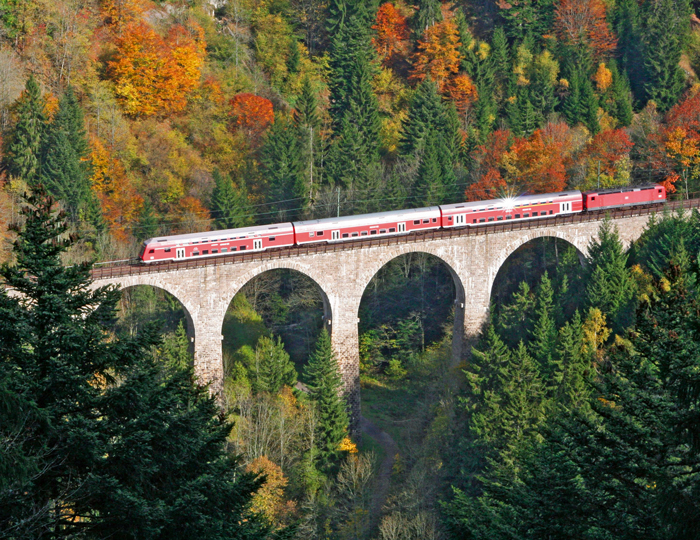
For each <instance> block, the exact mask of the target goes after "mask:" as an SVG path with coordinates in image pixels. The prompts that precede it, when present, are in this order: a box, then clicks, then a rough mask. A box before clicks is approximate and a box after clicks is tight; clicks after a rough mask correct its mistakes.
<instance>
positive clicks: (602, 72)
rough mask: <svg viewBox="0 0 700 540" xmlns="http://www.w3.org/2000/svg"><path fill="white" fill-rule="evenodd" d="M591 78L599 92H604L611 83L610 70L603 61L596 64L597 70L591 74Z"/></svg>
mask: <svg viewBox="0 0 700 540" xmlns="http://www.w3.org/2000/svg"><path fill="white" fill-rule="evenodd" d="M593 80H594V81H595V85H596V88H598V91H599V92H605V91H606V90H607V89H608V88H609V87H610V85H611V84H612V71H610V70H609V69H608V68H607V67H605V63H604V62H601V63H600V64H599V65H598V70H597V71H596V72H595V75H593Z"/></svg>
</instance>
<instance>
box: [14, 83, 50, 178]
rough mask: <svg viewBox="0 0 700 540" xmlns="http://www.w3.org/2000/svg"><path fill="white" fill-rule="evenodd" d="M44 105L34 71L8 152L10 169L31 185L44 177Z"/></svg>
mask: <svg viewBox="0 0 700 540" xmlns="http://www.w3.org/2000/svg"><path fill="white" fill-rule="evenodd" d="M44 106H45V102H44V99H43V97H42V95H41V89H40V88H39V83H38V82H37V80H36V79H35V78H34V75H30V76H29V79H27V83H26V85H25V88H24V92H23V93H22V96H21V97H20V99H19V101H18V104H17V123H16V124H15V126H14V129H13V132H12V137H11V139H10V143H9V146H8V149H7V150H6V152H5V162H6V163H7V169H8V171H9V173H10V174H12V175H13V176H16V177H18V178H21V179H22V180H24V181H25V182H27V183H28V184H29V185H30V186H33V185H35V184H37V183H38V182H40V181H41V149H42V143H43V138H44V133H45V130H46V116H45V114H44Z"/></svg>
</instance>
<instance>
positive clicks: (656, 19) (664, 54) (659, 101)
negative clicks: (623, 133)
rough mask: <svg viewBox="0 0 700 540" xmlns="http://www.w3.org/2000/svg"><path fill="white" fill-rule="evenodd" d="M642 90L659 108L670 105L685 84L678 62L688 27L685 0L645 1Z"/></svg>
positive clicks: (662, 109)
mask: <svg viewBox="0 0 700 540" xmlns="http://www.w3.org/2000/svg"><path fill="white" fill-rule="evenodd" d="M645 7H646V10H645V13H644V20H645V31H644V38H645V40H644V45H645V46H644V80H645V83H644V90H645V94H646V99H649V100H654V102H656V105H657V106H658V108H659V110H661V111H666V110H668V109H670V108H671V107H672V106H673V105H674V104H675V103H676V101H678V98H679V97H680V95H681V93H682V92H683V89H684V87H685V73H684V72H683V69H682V68H681V67H680V66H679V62H680V58H681V52H682V49H683V43H684V42H685V38H686V36H687V34H688V32H689V29H690V26H689V25H690V19H689V13H690V10H689V5H688V3H687V2H686V1H683V0H681V1H678V2H676V1H674V0H659V1H658V2H649V3H647V4H645Z"/></svg>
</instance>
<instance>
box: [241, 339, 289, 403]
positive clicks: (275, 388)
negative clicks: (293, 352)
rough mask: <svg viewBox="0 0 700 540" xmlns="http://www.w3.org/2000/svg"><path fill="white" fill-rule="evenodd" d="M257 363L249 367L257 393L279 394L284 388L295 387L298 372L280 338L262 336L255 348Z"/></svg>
mask: <svg viewBox="0 0 700 540" xmlns="http://www.w3.org/2000/svg"><path fill="white" fill-rule="evenodd" d="M254 361H255V363H254V364H253V365H250V366H248V371H249V373H250V379H251V381H252V383H253V390H254V391H255V392H269V393H271V394H277V393H278V392H279V391H280V390H281V389H282V387H283V386H289V387H294V385H295V384H296V382H297V372H296V369H295V368H294V364H293V363H292V361H291V360H290V359H289V355H288V354H287V351H285V350H284V345H283V344H282V340H281V339H280V337H279V336H278V337H277V341H275V340H274V339H273V338H269V337H267V336H261V337H260V339H258V343H257V345H256V347H255V360H254Z"/></svg>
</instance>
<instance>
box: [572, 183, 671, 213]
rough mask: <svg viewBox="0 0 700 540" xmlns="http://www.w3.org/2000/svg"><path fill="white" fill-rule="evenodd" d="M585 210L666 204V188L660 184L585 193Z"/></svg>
mask: <svg viewBox="0 0 700 540" xmlns="http://www.w3.org/2000/svg"><path fill="white" fill-rule="evenodd" d="M583 202H584V205H585V208H586V210H604V209H606V208H621V207H623V206H636V205H639V204H654V203H664V202H666V188H665V187H664V186H662V185H660V184H657V185H654V186H640V187H623V188H610V189H602V190H598V191H587V192H586V193H584V194H583Z"/></svg>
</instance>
